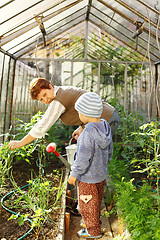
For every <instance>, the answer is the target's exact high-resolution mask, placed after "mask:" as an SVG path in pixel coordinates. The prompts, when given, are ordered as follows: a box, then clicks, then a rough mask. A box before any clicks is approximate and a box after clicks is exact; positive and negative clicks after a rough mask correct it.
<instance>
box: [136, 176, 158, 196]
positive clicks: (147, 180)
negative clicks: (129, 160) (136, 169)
mask: <svg viewBox="0 0 160 240" xmlns="http://www.w3.org/2000/svg"><path fill="white" fill-rule="evenodd" d="M145 181H146V182H157V180H156V179H155V180H154V179H153V180H149V179H146V180H145ZM159 182H160V180H159ZM140 183H143V181H139V182H136V183H135V185H136V186H137V187H139V188H142V186H141V185H139V184H140ZM146 189H147V190H149V191H151V192H154V193H157V189H155V190H154V189H148V188H146ZM159 193H160V192H159Z"/></svg>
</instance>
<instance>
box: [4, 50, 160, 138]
mask: <svg viewBox="0 0 160 240" xmlns="http://www.w3.org/2000/svg"><path fill="white" fill-rule="evenodd" d="M0 66H1V69H0V74H1V91H0V100H1V104H0V106H1V108H0V133H1V134H5V136H6V134H7V132H8V131H9V129H10V127H11V126H15V125H16V124H17V119H20V120H23V121H24V122H29V121H30V119H31V117H32V115H33V114H35V113H36V112H37V111H38V110H41V111H44V110H45V109H46V107H45V106H44V105H43V104H41V103H39V102H38V101H32V100H31V98H30V95H29V83H30V81H31V80H32V79H33V78H34V77H45V78H47V79H49V80H50V81H51V82H52V84H55V85H71V86H75V87H80V88H83V89H86V90H88V91H94V92H97V93H98V94H100V96H101V97H102V98H104V99H105V100H106V101H110V100H111V99H113V98H115V99H117V101H119V102H120V103H121V104H122V105H123V106H124V108H125V110H126V115H127V114H128V113H130V112H140V113H141V114H143V115H144V116H145V118H146V119H147V118H150V119H154V118H155V117H156V116H157V107H156V106H157V104H156V103H157V101H158V100H159V98H157V97H156V96H159V92H158V90H156V86H157V87H158V86H159V81H158V83H155V79H156V78H155V75H156V74H155V66H154V65H152V66H151V65H150V63H141V62H113V61H105V60H103V61H100V60H92V62H90V61H83V60H81V61H76V60H71V61H68V60H67V61H65V60H64V59H63V60H60V59H59V60H58V61H56V60H54V59H51V60H49V59H40V60H39V59H37V60H35V59H30V60H29V59H28V60H27V59H21V60H15V59H14V58H11V57H10V56H7V55H4V54H3V53H0ZM158 68H159V66H158ZM158 70H159V69H158ZM157 89H158V88H157ZM4 140H5V138H4V136H1V140H0V141H1V142H3V141H4Z"/></svg>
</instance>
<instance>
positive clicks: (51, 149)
mask: <svg viewBox="0 0 160 240" xmlns="http://www.w3.org/2000/svg"><path fill="white" fill-rule="evenodd" d="M46 151H47V152H54V154H55V155H56V156H57V157H58V158H59V159H60V160H61V161H62V162H63V163H64V165H65V166H66V167H67V168H68V169H69V170H70V168H71V165H70V164H69V163H68V162H67V160H66V159H65V158H64V157H62V155H61V154H60V153H59V152H57V151H56V144H55V143H50V144H49V145H48V146H47V148H46ZM38 161H39V159H37V161H36V164H37V166H38V167H40V166H39V163H38ZM41 167H42V174H44V168H43V167H44V166H43V165H42V164H41ZM34 181H36V179H35V180H34ZM29 185H30V184H27V185H25V186H23V187H21V188H20V189H23V188H25V187H28V186H29ZM17 191H18V190H13V191H11V192H10V193H8V194H6V195H5V196H4V197H2V199H1V205H2V207H3V208H4V209H5V210H6V211H8V212H9V213H11V214H14V215H17V216H18V217H20V216H21V215H20V214H19V213H18V214H17V213H16V212H14V211H11V210H10V209H8V208H7V207H6V206H5V205H4V201H5V199H6V198H7V197H8V196H9V195H12V194H13V193H15V192H17ZM26 220H27V221H28V222H29V223H32V221H31V220H30V219H29V218H27V219H26ZM32 230H33V227H32V228H31V229H30V230H29V231H28V232H27V233H25V234H24V235H23V236H22V237H20V238H18V239H17V240H21V239H24V238H25V237H27V236H28V234H29V233H31V232H32Z"/></svg>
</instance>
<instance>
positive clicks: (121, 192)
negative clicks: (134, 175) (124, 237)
mask: <svg viewBox="0 0 160 240" xmlns="http://www.w3.org/2000/svg"><path fill="white" fill-rule="evenodd" d="M115 188H116V193H117V195H116V198H117V199H116V201H117V208H118V209H119V212H120V216H121V217H122V218H123V219H124V222H125V223H126V226H127V228H128V229H129V231H130V233H131V236H132V239H133V240H137V239H139V240H142V239H145V240H158V239H160V230H159V224H160V215H159V211H158V210H157V206H158V201H159V200H157V202H156V207H155V206H154V204H153V203H154V201H153V197H152V195H151V194H150V193H149V192H148V191H147V190H146V188H145V187H143V188H142V189H140V190H137V189H136V187H135V186H134V185H133V179H132V180H130V181H129V182H125V181H124V179H122V181H121V182H119V183H116V185H115Z"/></svg>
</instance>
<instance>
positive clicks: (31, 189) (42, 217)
mask: <svg viewBox="0 0 160 240" xmlns="http://www.w3.org/2000/svg"><path fill="white" fill-rule="evenodd" d="M12 183H13V185H14V187H15V189H16V190H17V191H16V192H15V194H13V195H12V196H11V198H10V199H9V201H8V205H7V207H9V208H11V209H19V212H21V211H22V209H23V211H24V209H29V212H31V214H28V213H27V214H20V213H19V214H17V215H13V214H12V216H11V217H10V218H9V220H10V219H13V218H18V223H19V225H22V224H23V223H24V222H25V221H26V220H27V219H28V218H29V219H32V221H31V224H30V225H31V227H32V228H34V232H35V233H36V236H38V235H39V233H40V231H41V227H42V225H43V224H44V223H45V221H46V220H49V219H50V220H49V221H50V222H52V219H51V217H50V214H53V212H54V211H55V210H56V209H57V208H60V207H61V204H59V201H60V199H61V196H62V193H63V191H64V189H65V187H66V182H63V173H60V172H59V171H54V181H50V180H48V179H46V178H45V177H44V176H43V177H42V176H39V177H37V178H36V179H35V180H29V181H28V191H27V192H24V190H22V189H20V188H19V187H18V186H17V184H16V183H15V181H14V179H13V178H12Z"/></svg>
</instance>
